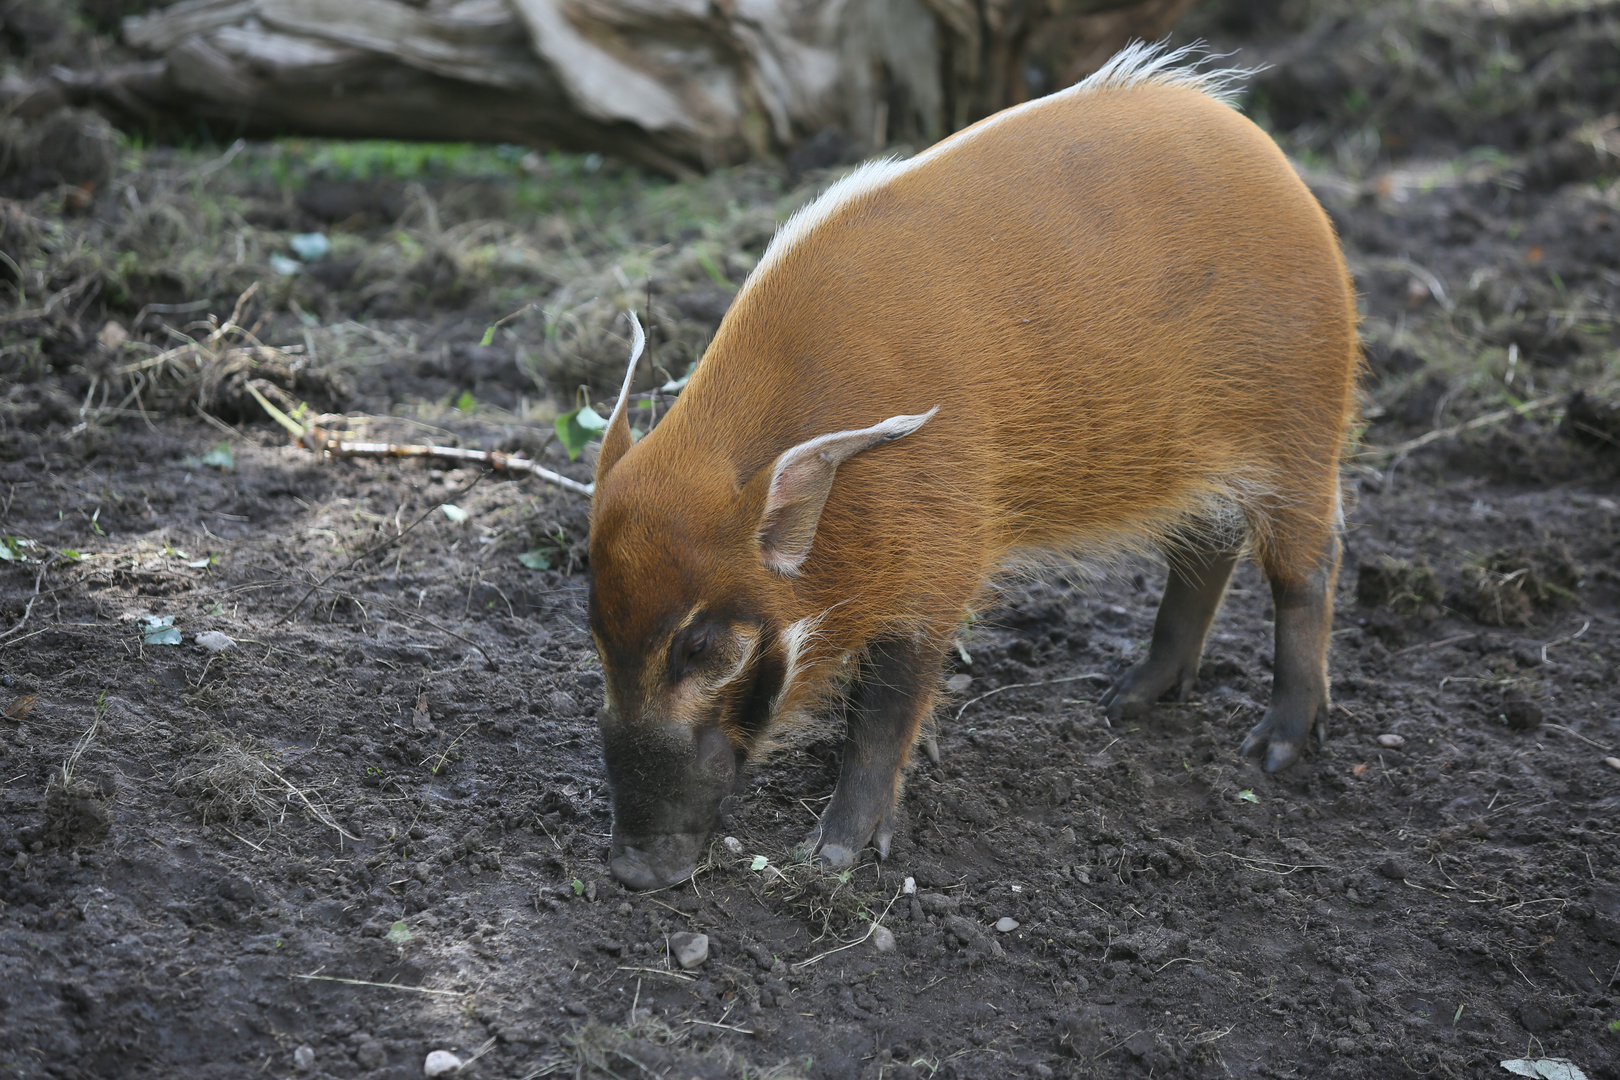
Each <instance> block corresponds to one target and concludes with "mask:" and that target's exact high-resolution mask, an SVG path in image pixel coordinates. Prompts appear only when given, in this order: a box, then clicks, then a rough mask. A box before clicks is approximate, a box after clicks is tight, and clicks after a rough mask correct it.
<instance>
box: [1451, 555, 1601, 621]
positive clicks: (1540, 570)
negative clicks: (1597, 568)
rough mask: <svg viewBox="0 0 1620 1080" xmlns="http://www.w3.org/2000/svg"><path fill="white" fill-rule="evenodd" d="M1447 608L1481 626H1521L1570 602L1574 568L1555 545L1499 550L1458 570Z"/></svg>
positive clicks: (1577, 572) (1578, 578)
mask: <svg viewBox="0 0 1620 1080" xmlns="http://www.w3.org/2000/svg"><path fill="white" fill-rule="evenodd" d="M1462 578H1463V582H1462V588H1461V589H1460V590H1459V591H1458V593H1457V594H1456V595H1455V596H1454V597H1452V603H1453V605H1454V606H1455V607H1456V608H1457V609H1458V610H1460V611H1463V612H1465V613H1466V614H1468V615H1470V616H1471V617H1472V618H1473V619H1474V621H1475V622H1478V623H1482V624H1484V625H1486V626H1524V625H1527V624H1528V623H1529V622H1530V620H1531V619H1532V618H1533V617H1534V616H1535V615H1536V614H1538V613H1546V612H1549V611H1555V610H1557V609H1558V608H1560V607H1563V606H1565V605H1567V604H1569V603H1570V602H1572V601H1574V600H1575V598H1576V596H1575V591H1574V590H1575V589H1576V588H1577V587H1578V586H1579V585H1580V583H1581V575H1580V569H1579V568H1578V567H1577V566H1576V565H1575V563H1574V561H1573V560H1572V559H1571V558H1570V555H1569V551H1568V550H1567V549H1565V548H1564V547H1563V545H1561V544H1543V545H1541V546H1540V547H1538V548H1535V549H1524V548H1501V549H1498V550H1496V551H1493V552H1491V553H1489V554H1487V555H1485V556H1483V557H1482V558H1480V559H1478V560H1477V561H1475V562H1472V563H1470V564H1468V565H1467V566H1464V567H1463V570H1462Z"/></svg>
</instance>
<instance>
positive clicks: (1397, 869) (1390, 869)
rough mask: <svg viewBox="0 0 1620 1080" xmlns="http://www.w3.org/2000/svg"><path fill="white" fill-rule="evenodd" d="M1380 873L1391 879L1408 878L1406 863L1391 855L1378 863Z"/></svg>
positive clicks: (1400, 879) (1401, 879) (1402, 879)
mask: <svg viewBox="0 0 1620 1080" xmlns="http://www.w3.org/2000/svg"><path fill="white" fill-rule="evenodd" d="M1378 873H1379V874H1380V875H1382V876H1383V877H1386V878H1388V879H1389V880H1390V881H1405V880H1406V864H1405V863H1403V862H1401V860H1399V859H1397V858H1395V857H1394V856H1393V855H1391V856H1390V857H1389V858H1387V859H1385V860H1384V861H1383V862H1381V863H1379V864H1378Z"/></svg>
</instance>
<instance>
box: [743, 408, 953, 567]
mask: <svg viewBox="0 0 1620 1080" xmlns="http://www.w3.org/2000/svg"><path fill="white" fill-rule="evenodd" d="M938 411H939V406H937V405H936V406H934V407H933V408H932V409H929V410H928V411H927V412H925V413H918V414H916V415H913V416H891V417H889V418H888V419H887V420H885V421H883V422H882V423H881V424H873V425H872V426H871V427H869V428H861V429H860V430H859V431H835V432H833V433H832V434H830V435H821V436H818V437H816V438H814V439H810V440H809V441H807V442H802V443H800V444H799V445H798V446H795V447H794V448H793V449H791V450H788V451H786V452H785V453H783V454H782V456H781V457H779V458H777V459H776V464H775V465H774V466H773V467H772V469H771V486H770V488H769V490H768V491H767V492H766V495H765V510H764V512H763V513H762V514H761V515H760V520H759V546H760V555H761V557H762V558H763V559H764V561H765V565H766V566H769V567H770V568H771V569H773V570H776V571H779V572H780V573H783V574H796V573H798V572H799V567H800V566H801V565H803V563H804V560H805V559H807V558H809V557H810V545H811V544H812V543H813V542H814V541H815V539H816V524H817V523H818V522H819V521H820V520H821V508H822V507H823V506H825V505H826V503H827V493H828V492H830V491H831V490H832V482H833V474H834V473H836V472H837V471H838V466H839V465H840V464H841V463H843V462H844V461H846V460H848V459H849V458H851V457H854V456H855V455H856V454H858V453H860V452H861V451H862V450H869V449H871V448H872V447H874V446H877V445H879V444H880V443H886V442H893V441H894V440H896V439H899V438H902V437H904V436H906V435H910V434H911V433H912V432H913V431H916V430H917V429H918V428H920V427H922V426H923V425H924V424H926V423H927V422H928V421H929V419H931V418H932V417H933V415H934V414H935V413H937V412H938Z"/></svg>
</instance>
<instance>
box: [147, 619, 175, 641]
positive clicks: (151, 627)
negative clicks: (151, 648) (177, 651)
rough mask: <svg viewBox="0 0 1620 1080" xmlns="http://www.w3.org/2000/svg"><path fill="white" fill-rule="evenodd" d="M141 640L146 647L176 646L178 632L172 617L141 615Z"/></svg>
mask: <svg viewBox="0 0 1620 1080" xmlns="http://www.w3.org/2000/svg"><path fill="white" fill-rule="evenodd" d="M141 625H142V626H143V627H145V629H144V630H143V631H142V632H141V640H142V641H143V642H145V643H146V644H148V645H178V644H180V631H179V630H177V629H175V625H174V616H173V615H142V616H141Z"/></svg>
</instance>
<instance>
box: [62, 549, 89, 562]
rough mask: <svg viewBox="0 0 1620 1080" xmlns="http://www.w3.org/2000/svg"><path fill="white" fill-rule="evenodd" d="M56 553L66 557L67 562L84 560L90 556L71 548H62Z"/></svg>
mask: <svg viewBox="0 0 1620 1080" xmlns="http://www.w3.org/2000/svg"><path fill="white" fill-rule="evenodd" d="M57 554H58V555H60V556H62V558H64V559H66V560H67V561H68V562H84V560H86V559H88V558H89V557H90V556H88V555H86V554H84V553H83V552H80V551H74V550H73V549H72V548H63V549H62V550H61V551H59V552H57Z"/></svg>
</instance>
